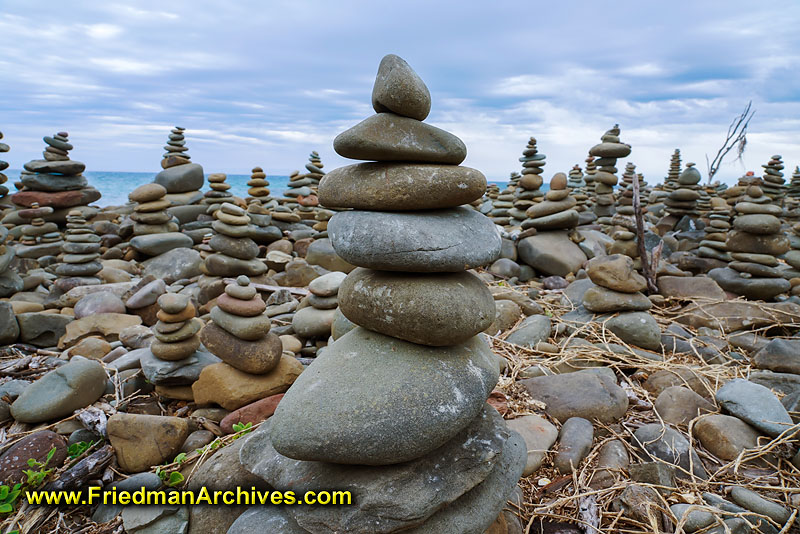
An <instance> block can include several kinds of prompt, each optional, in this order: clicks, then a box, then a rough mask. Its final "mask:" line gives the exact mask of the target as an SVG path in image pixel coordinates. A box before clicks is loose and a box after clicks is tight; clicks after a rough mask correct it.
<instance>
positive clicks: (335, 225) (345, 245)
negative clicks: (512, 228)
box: [328, 207, 501, 272]
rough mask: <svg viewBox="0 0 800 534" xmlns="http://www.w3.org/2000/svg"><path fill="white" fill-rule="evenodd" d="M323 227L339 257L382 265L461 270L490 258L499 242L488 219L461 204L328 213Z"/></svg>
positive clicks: (394, 268) (376, 266) (375, 266)
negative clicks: (417, 209)
mask: <svg viewBox="0 0 800 534" xmlns="http://www.w3.org/2000/svg"><path fill="white" fill-rule="evenodd" d="M328 233H329V235H330V238H331V241H332V243H333V247H334V248H335V249H336V252H337V254H339V255H340V256H341V257H342V258H344V260H345V261H347V262H349V263H352V264H354V265H359V266H361V267H369V268H370V269H382V270H387V271H411V272H457V271H463V270H466V269H470V268H473V267H477V266H479V265H484V264H486V263H489V262H491V261H493V260H494V259H495V258H496V257H497V256H498V255H499V253H500V245H501V240H500V236H499V235H498V234H497V232H496V231H495V228H494V225H493V224H492V223H491V221H489V220H488V219H487V218H486V217H484V216H483V215H481V214H480V213H477V212H476V211H474V210H472V209H470V208H465V207H460V208H452V209H447V210H436V211H431V212H405V213H403V212H400V213H397V212H396V213H388V212H387V213H381V212H373V211H356V210H354V211H346V212H341V213H338V214H337V215H336V216H335V217H333V218H332V219H331V221H330V223H329V225H328ZM475 243H481V246H480V247H476V246H475Z"/></svg>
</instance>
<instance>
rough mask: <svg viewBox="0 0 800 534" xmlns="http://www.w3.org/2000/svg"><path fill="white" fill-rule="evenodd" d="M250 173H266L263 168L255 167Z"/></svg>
mask: <svg viewBox="0 0 800 534" xmlns="http://www.w3.org/2000/svg"><path fill="white" fill-rule="evenodd" d="M250 172H264V169H262V168H261V167H253V170H252V171H250Z"/></svg>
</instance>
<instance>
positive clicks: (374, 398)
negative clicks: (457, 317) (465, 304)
mask: <svg viewBox="0 0 800 534" xmlns="http://www.w3.org/2000/svg"><path fill="white" fill-rule="evenodd" d="M498 374H499V372H498V367H497V362H496V356H495V355H494V354H493V353H492V351H491V350H489V347H488V346H487V345H486V343H484V342H483V340H482V339H480V338H479V337H477V336H476V337H473V338H471V339H469V340H468V341H466V342H465V343H462V344H459V345H454V346H450V347H441V348H433V347H426V346H423V345H417V344H414V343H408V342H406V341H402V340H399V339H396V338H392V337H388V336H384V335H381V334H378V333H376V332H371V331H369V330H366V329H364V328H356V329H354V330H352V331H350V332H348V333H347V334H345V335H344V336H342V337H341V338H339V339H338V340H336V342H335V343H333V344H331V345H328V348H327V349H325V351H324V352H323V354H322V355H321V356H318V357H317V359H316V360H314V362H312V363H311V365H309V367H308V368H307V369H306V371H305V372H303V374H301V375H300V376H299V377H298V379H297V380H296V381H295V384H296V385H293V386H292V388H291V389H290V390H289V391H288V392H287V393H286V396H285V397H284V398H283V400H282V401H281V403H280V405H279V406H278V409H277V410H276V411H275V415H273V416H272V420H273V427H272V432H271V436H272V444H273V445H274V447H275V449H276V450H277V451H278V452H280V453H281V454H283V455H284V456H288V457H290V458H294V459H296V460H312V461H322V462H333V463H338V464H361V465H386V464H395V463H400V462H406V461H409V460H413V459H414V458H419V457H420V456H422V455H424V454H427V453H429V452H431V451H433V450H434V449H436V448H438V447H440V446H442V445H443V444H444V443H446V442H447V441H448V440H449V439H451V438H452V437H453V436H455V435H456V434H458V432H459V431H460V430H462V429H463V428H464V427H466V426H467V425H468V424H469V423H470V422H471V421H472V420H473V419H475V417H477V416H478V414H479V413H480V411H481V410H482V409H483V406H484V405H485V403H486V399H487V398H488V397H489V394H490V393H491V391H492V389H493V388H494V386H495V385H496V384H497V378H498Z"/></svg>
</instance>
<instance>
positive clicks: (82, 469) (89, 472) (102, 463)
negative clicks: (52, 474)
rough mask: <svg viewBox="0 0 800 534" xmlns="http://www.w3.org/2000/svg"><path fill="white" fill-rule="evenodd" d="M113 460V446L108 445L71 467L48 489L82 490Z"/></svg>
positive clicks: (49, 485) (48, 486)
mask: <svg viewBox="0 0 800 534" xmlns="http://www.w3.org/2000/svg"><path fill="white" fill-rule="evenodd" d="M113 458H114V449H113V448H112V447H111V445H106V446H105V447H103V448H102V449H100V450H98V451H96V452H93V453H92V454H90V455H89V456H87V457H86V458H84V459H83V460H81V461H79V462H78V463H76V464H75V465H73V466H72V467H70V468H69V469H68V470H67V471H65V472H64V473H62V474H61V476H59V477H58V480H54V481H53V482H51V483H50V484H48V485H47V488H46V489H47V490H48V491H61V490H65V489H78V488H81V487H82V486H84V485H85V484H86V483H87V482H88V481H89V480H91V479H92V478H93V477H95V476H97V475H100V474H101V473H102V472H103V470H104V469H105V467H106V465H107V464H108V463H109V462H110V461H111V460H112V459H113Z"/></svg>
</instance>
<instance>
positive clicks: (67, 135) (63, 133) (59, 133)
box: [56, 132, 69, 137]
mask: <svg viewBox="0 0 800 534" xmlns="http://www.w3.org/2000/svg"><path fill="white" fill-rule="evenodd" d="M56 135H60V136H61V137H69V133H67V132H58V133H57V134H56Z"/></svg>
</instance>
